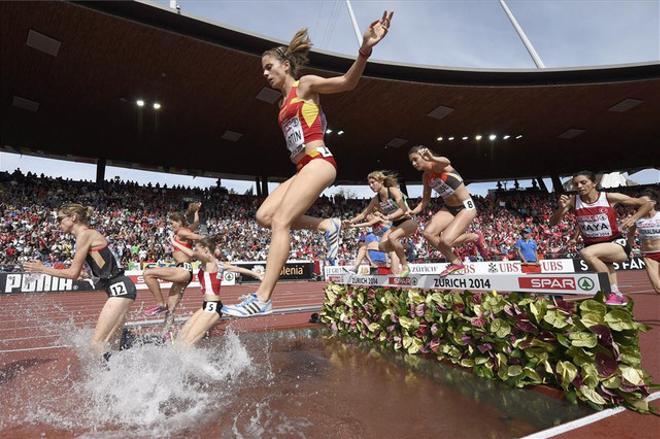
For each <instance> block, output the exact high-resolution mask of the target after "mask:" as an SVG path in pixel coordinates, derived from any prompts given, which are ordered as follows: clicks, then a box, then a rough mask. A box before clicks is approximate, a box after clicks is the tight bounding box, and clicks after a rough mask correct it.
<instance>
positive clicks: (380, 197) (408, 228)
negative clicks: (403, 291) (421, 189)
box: [346, 171, 417, 277]
mask: <svg viewBox="0 0 660 439" xmlns="http://www.w3.org/2000/svg"><path fill="white" fill-rule="evenodd" d="M367 180H368V182H369V187H370V188H371V190H372V191H374V192H375V193H376V195H375V196H374V197H373V198H372V199H371V202H370V203H369V204H368V205H367V207H366V208H365V209H364V210H363V211H362V212H361V213H359V214H358V215H356V216H355V217H353V218H351V219H350V220H347V221H346V223H347V225H349V226H350V225H355V224H357V223H359V222H360V221H362V220H363V219H365V218H366V217H367V215H368V214H370V213H371V212H375V213H377V215H380V216H381V217H382V218H383V219H384V220H386V221H392V227H390V229H389V230H388V231H387V232H385V233H384V234H383V237H382V238H381V240H380V242H379V243H378V250H380V251H383V252H394V253H395V254H396V256H397V258H398V260H399V261H400V264H401V268H400V269H399V267H397V266H395V265H392V272H394V273H398V274H399V275H400V276H402V277H406V276H408V275H409V274H410V268H409V266H408V259H407V258H406V251H405V249H404V247H403V244H402V243H401V240H402V239H403V238H406V237H408V236H410V235H412V234H413V233H415V230H417V222H416V221H415V220H414V219H413V217H412V216H410V215H409V214H408V212H409V211H410V208H409V207H408V204H407V203H406V196H405V195H404V194H403V193H402V192H401V191H400V190H399V188H398V183H397V179H396V176H394V175H391V174H389V175H388V174H385V173H384V172H383V171H374V172H372V173H370V174H369V175H368V176H367Z"/></svg>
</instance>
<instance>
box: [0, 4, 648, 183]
mask: <svg viewBox="0 0 660 439" xmlns="http://www.w3.org/2000/svg"><path fill="white" fill-rule="evenodd" d="M0 25H1V30H0V32H1V38H2V40H1V43H0V44H1V47H2V50H1V58H0V62H1V63H2V69H1V74H2V84H1V89H2V107H1V108H2V132H1V134H2V144H3V145H5V146H11V147H13V148H16V149H20V148H30V149H31V150H41V151H43V152H44V153H47V154H53V155H67V154H70V155H74V156H82V157H91V158H105V159H108V161H109V162H111V163H121V162H124V163H133V164H139V165H141V166H145V167H154V168H156V167H162V168H164V169H170V170H173V169H177V170H188V171H189V172H191V173H199V172H200V171H213V172H215V173H219V174H224V175H245V176H254V175H264V176H269V177H280V178H285V177H288V176H290V175H291V174H292V172H293V167H292V165H291V163H290V162H289V161H288V154H287V151H286V148H285V146H284V141H283V138H282V134H281V132H280V129H279V127H278V125H277V121H276V115H277V103H276V102H274V101H273V100H272V98H274V99H275V100H276V99H277V93H274V92H273V91H272V90H269V89H267V88H265V86H266V84H265V82H264V80H263V78H262V75H261V71H260V68H261V65H260V54H261V53H262V52H263V51H264V50H265V49H268V48H270V47H273V46H275V45H277V43H276V42H273V41H268V40H265V39H263V38H260V37H256V36H253V35H249V34H245V33H241V32H238V31H235V30H231V29H227V28H222V27H218V26H215V25H212V24H209V23H205V22H200V21H197V20H194V19H192V18H189V17H186V16H182V15H178V14H176V13H173V12H171V11H168V10H164V9H160V8H154V7H152V6H149V5H145V4H142V3H138V2H94V3H83V2H80V3H63V2H30V3H25V2H2V3H0ZM351 62H352V60H350V59H346V58H342V57H338V56H334V55H331V54H324V53H313V54H312V56H311V66H312V67H313V68H310V69H308V71H309V72H312V73H316V74H320V75H324V76H328V75H335V74H338V73H341V72H344V71H346V70H347V69H348V67H349V66H350V64H351ZM264 95H265V98H266V101H264V100H260V99H259V98H260V97H264ZM137 99H143V100H144V101H145V106H144V107H141V108H140V107H137V106H136V100H137ZM268 99H271V100H270V102H268ZM322 100H323V107H324V111H325V112H326V115H327V116H328V124H329V128H331V129H332V130H333V133H331V134H329V135H328V136H327V137H326V142H327V144H328V146H329V147H330V148H331V150H332V151H333V153H334V154H335V156H336V158H337V161H338V163H339V166H340V168H339V176H338V181H342V182H363V181H364V179H365V175H366V173H367V172H368V171H370V170H372V169H376V168H383V169H393V170H397V171H398V172H399V173H400V174H401V175H402V177H404V178H406V179H407V180H409V181H417V180H419V177H420V176H419V173H418V172H417V171H415V170H414V169H413V168H412V167H411V166H410V164H409V163H408V161H407V150H408V148H410V147H411V146H413V145H416V144H425V145H428V146H431V147H433V148H434V149H436V150H437V151H439V152H441V153H442V154H443V155H446V156H447V157H449V158H450V159H451V160H452V162H453V163H454V164H455V165H456V167H457V168H458V169H459V171H460V172H461V173H462V174H463V176H464V177H465V178H467V179H470V180H484V179H495V178H503V177H525V176H540V175H550V174H564V173H570V172H572V171H576V170H578V169H583V168H587V169H593V170H595V171H606V170H612V169H631V168H638V167H648V166H653V165H657V164H658V145H659V144H660V123H659V122H658V121H659V120H660V118H659V117H658V115H660V64H644V65H627V66H612V67H602V68H587V69H581V70H574V69H573V70H543V71H481V70H451V69H444V70H443V69H436V68H427V67H420V66H406V65H395V64H385V63H377V62H370V63H369V64H368V66H367V69H366V72H365V77H364V78H362V80H361V81H360V84H359V85H358V87H357V88H356V89H355V90H353V91H352V92H348V93H343V94H337V95H327V96H323V99H322ZM155 102H158V103H160V104H161V105H162V108H161V109H160V110H154V109H153V103H155ZM340 130H341V131H343V134H342V135H338V134H337V133H338V131H340ZM491 134H494V135H496V136H497V138H496V139H495V140H492V141H491V140H489V135H491ZM477 135H481V136H483V137H482V138H481V139H480V140H476V138H475V136H477ZM504 135H509V136H511V137H509V138H508V139H504V138H503V136H504ZM519 136H522V137H519ZM438 137H442V138H443V140H442V141H438V140H437V138H438ZM463 137H467V139H466V140H463ZM516 137H519V138H516ZM450 138H453V140H449V139H450Z"/></svg>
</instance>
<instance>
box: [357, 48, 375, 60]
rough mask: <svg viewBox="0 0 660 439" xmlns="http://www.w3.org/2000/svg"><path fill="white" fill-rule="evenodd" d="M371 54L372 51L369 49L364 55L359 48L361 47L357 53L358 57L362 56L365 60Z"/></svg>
mask: <svg viewBox="0 0 660 439" xmlns="http://www.w3.org/2000/svg"><path fill="white" fill-rule="evenodd" d="M371 52H372V49H369V53H364V52H363V51H362V48H361V47H360V49H359V50H358V53H359V54H360V56H363V57H365V58H369V57H370V56H371Z"/></svg>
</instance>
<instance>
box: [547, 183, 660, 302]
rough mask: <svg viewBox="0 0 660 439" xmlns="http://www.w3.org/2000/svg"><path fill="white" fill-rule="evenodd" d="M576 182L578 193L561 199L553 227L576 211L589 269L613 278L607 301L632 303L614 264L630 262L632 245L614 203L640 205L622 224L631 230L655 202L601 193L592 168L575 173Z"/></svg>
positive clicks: (611, 193)
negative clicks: (622, 286) (626, 294)
mask: <svg viewBox="0 0 660 439" xmlns="http://www.w3.org/2000/svg"><path fill="white" fill-rule="evenodd" d="M573 185H574V186H575V187H576V188H577V192H578V194H577V195H575V196H568V195H562V196H561V197H560V198H559V208H558V209H557V210H556V211H555V213H554V214H553V215H552V217H551V218H550V226H555V225H557V224H558V223H559V221H560V220H561V219H562V217H563V216H564V215H565V214H566V213H567V212H568V211H569V210H571V209H573V210H574V211H575V217H576V220H577V224H578V227H579V228H580V233H581V234H582V238H583V240H584V248H583V249H582V250H581V251H580V255H581V256H582V258H583V259H584V261H585V262H586V263H587V265H588V266H589V268H591V269H592V270H594V271H596V272H599V273H608V276H609V279H610V284H611V287H612V293H611V294H610V295H609V296H608V297H607V301H606V302H605V303H607V304H608V305H626V304H627V303H628V302H627V301H626V299H625V297H624V296H623V294H622V293H621V291H619V287H618V285H617V276H616V271H615V269H614V265H613V263H614V262H625V261H627V260H628V259H629V255H630V252H631V248H630V246H629V245H628V240H627V239H626V238H625V237H624V236H623V235H622V234H621V231H620V230H619V226H618V225H617V215H616V210H614V206H615V205H616V204H623V205H625V206H635V207H637V208H638V209H637V212H635V214H634V215H632V216H631V217H629V218H626V219H625V220H624V221H623V222H622V223H621V229H623V230H627V229H629V228H630V227H632V226H633V225H634V224H635V222H636V221H637V220H638V219H639V218H641V217H643V216H645V215H646V214H648V212H649V211H650V210H651V209H652V208H653V204H652V203H651V202H650V201H649V200H645V199H642V198H633V197H629V196H628V195H624V194H620V193H617V192H599V191H598V190H596V175H595V174H594V173H593V172H591V171H581V172H578V173H577V174H575V175H574V176H573Z"/></svg>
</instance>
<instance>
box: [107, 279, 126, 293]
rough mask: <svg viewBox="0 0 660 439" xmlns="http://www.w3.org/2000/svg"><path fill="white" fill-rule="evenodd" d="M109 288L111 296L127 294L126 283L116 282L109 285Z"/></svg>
mask: <svg viewBox="0 0 660 439" xmlns="http://www.w3.org/2000/svg"><path fill="white" fill-rule="evenodd" d="M109 289H110V295H111V296H112V297H117V296H125V295H127V294H128V290H127V289H126V285H124V282H116V283H114V284H112V285H110V287H109Z"/></svg>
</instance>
